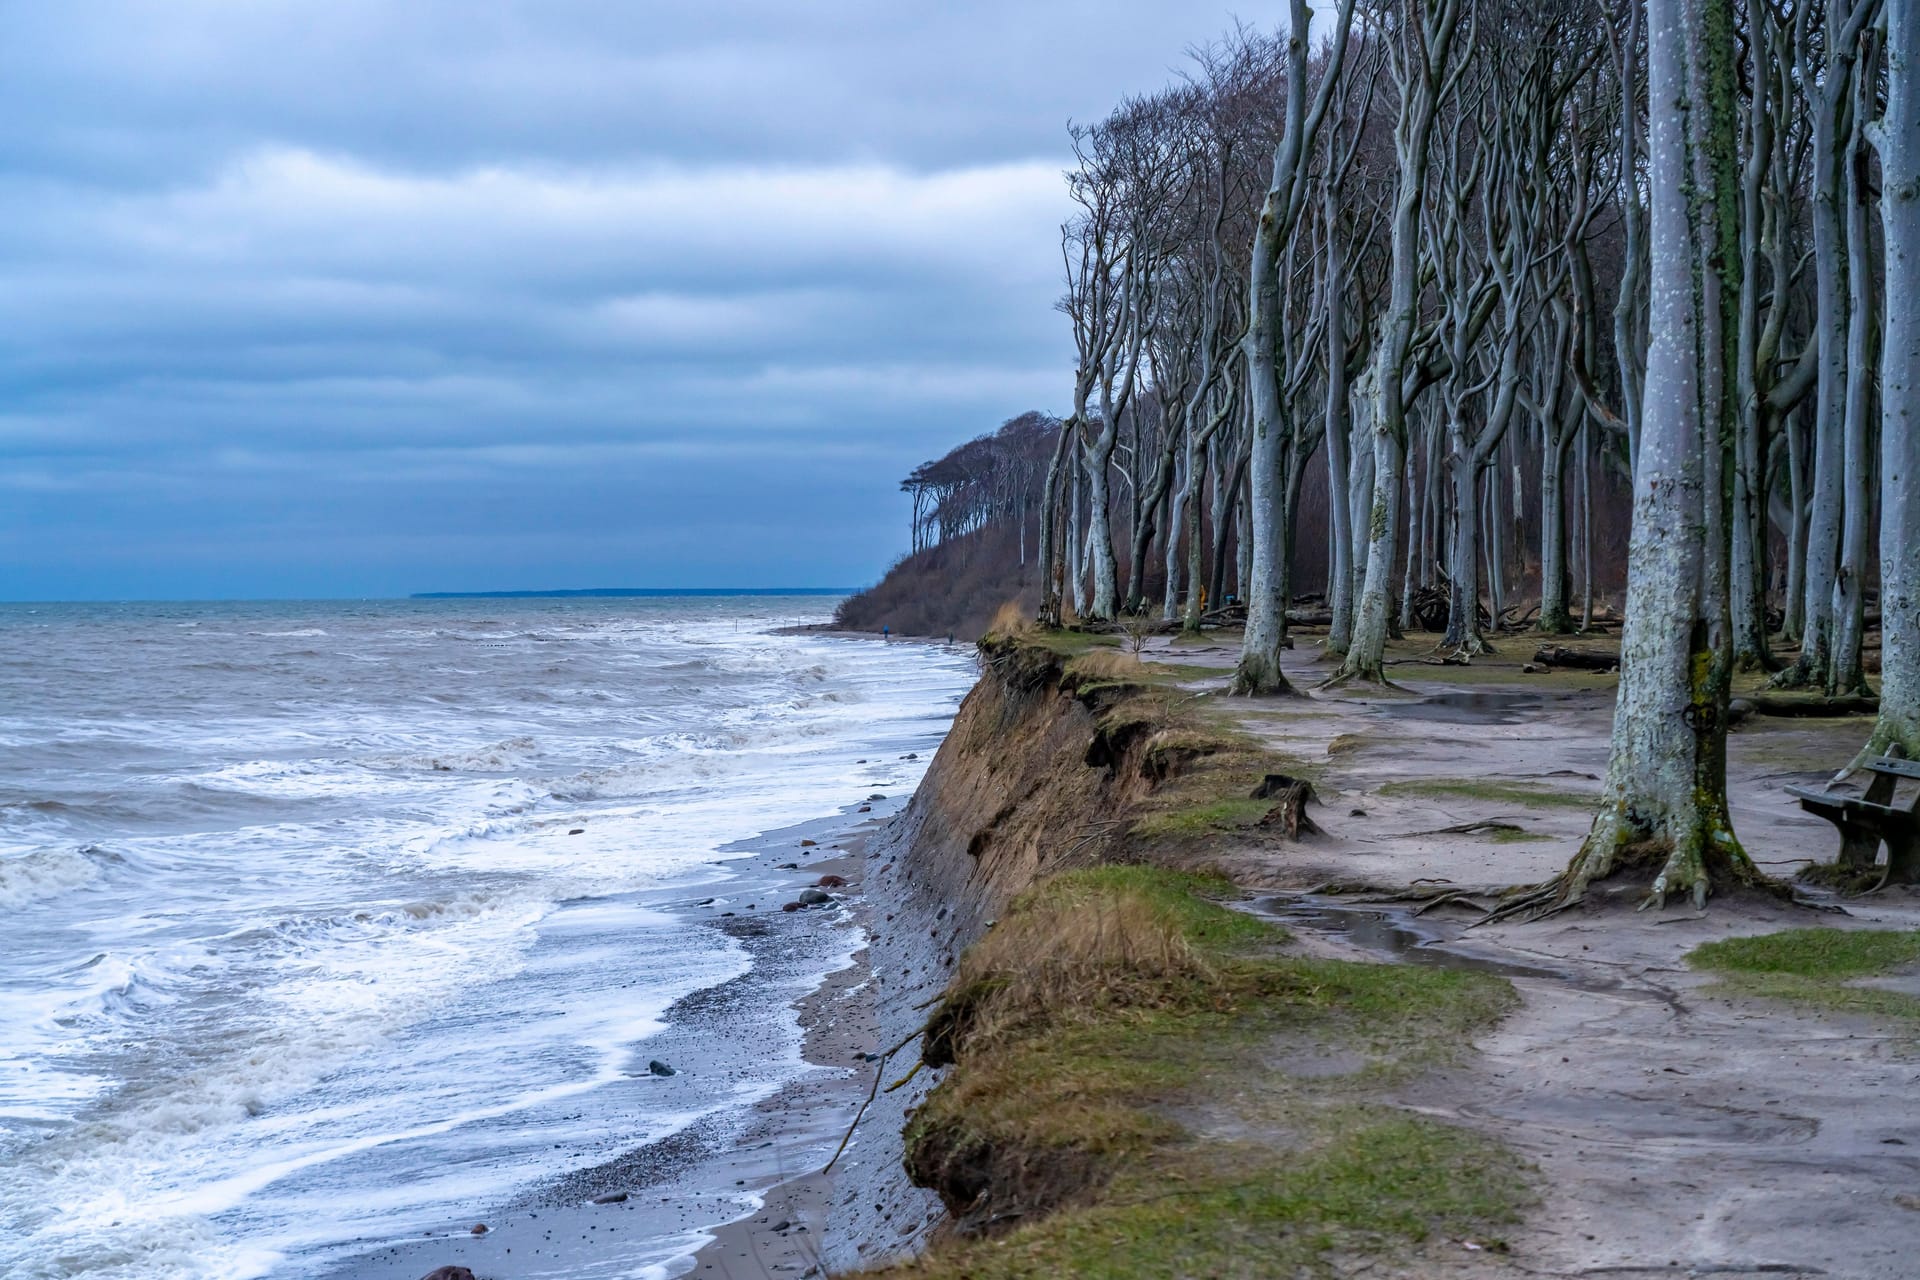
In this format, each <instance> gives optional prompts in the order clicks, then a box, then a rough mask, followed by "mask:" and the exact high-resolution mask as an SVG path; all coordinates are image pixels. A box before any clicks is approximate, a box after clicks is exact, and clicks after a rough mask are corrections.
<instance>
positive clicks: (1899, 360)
mask: <svg viewBox="0 0 1920 1280" xmlns="http://www.w3.org/2000/svg"><path fill="white" fill-rule="evenodd" d="M1886 20H1887V107H1886V115H1885V117H1884V119H1883V121H1882V124H1881V127H1880V128H1879V129H1878V130H1877V131H1876V136H1875V139H1874V141H1875V144H1876V145H1877V146H1878V147H1879V150H1880V167H1881V171H1882V183H1881V190H1882V195H1881V198H1880V218H1881V225H1882V227H1883V228H1884V229H1885V232H1886V255H1887V269H1886V296H1887V298H1888V299H1889V302H1890V305H1888V306H1887V307H1886V308H1885V311H1886V315H1885V321H1886V329H1885V334H1884V337H1883V340H1882V344H1881V355H1880V379H1881V397H1882V405H1881V419H1880V636H1881V646H1882V648H1881V660H1880V661H1881V667H1880V670H1881V677H1880V717H1879V721H1878V723H1876V724H1875V726H1874V731H1873V737H1872V739H1871V740H1870V742H1869V750H1871V751H1875V752H1879V751H1886V750H1888V749H1889V748H1892V747H1895V746H1898V747H1900V748H1902V749H1903V750H1904V751H1905V752H1906V754H1907V755H1908V756H1909V757H1911V758H1915V759H1920V554H1916V551H1915V549H1916V548H1920V308H1917V307H1915V306H1914V305H1913V301H1914V300H1915V299H1920V0H1886Z"/></svg>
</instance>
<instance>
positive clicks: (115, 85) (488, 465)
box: [0, 0, 1281, 600]
mask: <svg viewBox="0 0 1920 1280" xmlns="http://www.w3.org/2000/svg"><path fill="white" fill-rule="evenodd" d="M1268 10H1270V12H1269V11H1268ZM1236 16H1237V17H1238V18H1239V19H1241V20H1243V21H1246V22H1249V23H1251V24H1253V25H1257V26H1258V25H1272V24H1274V23H1276V22H1277V21H1278V20H1279V19H1280V16H1281V6H1280V4H1279V0H1267V3H1265V4H1264V5H1261V4H1255V5H1240V6H1237V7H1235V8H1234V9H1232V10H1231V11H1230V10H1229V9H1228V8H1227V7H1225V6H1224V5H1223V6H1220V7H1218V8H1216V7H1215V6H1214V5H1212V4H1210V3H1199V4H1194V3H1174V2H1172V0H1160V2H1158V3H1155V2H1153V0H1099V2H1092V0H1088V2H1081V0H1063V2H1059V3H1044V2H1043V3H1038V4H1035V3H1032V0H1024V2H1015V0H984V2H975V3H966V4H960V3H951V2H947V3H925V2H919V3H915V2H911V0H817V2H812V3H810V2H808V0H799V2H797V3H796V2H795V0H702V2H701V3H699V4H686V3H680V4H664V3H654V2H651V0H592V2H586V0H379V2H375V0H85V2H84V3H78V4H48V3H45V2H44V0H0V30H4V31H5V32H6V39H5V40H4V41H0V599H13V600H52V599H63V600H83V599H170V598H240V597H356V598H357V597H366V596H391V595H404V594H406V593H409V592H413V591H430V590H491V589H507V588H551V587H592V586H666V587H672V586H850V585H862V584H865V583H868V582H871V581H873V580H874V579H876V578H877V577H878V576H879V574H880V573H881V572H882V571H883V570H884V569H885V567H886V565H887V564H888V563H889V562H890V561H891V560H892V559H893V558H894V557H896V556H897V555H898V554H899V553H900V552H901V551H902V550H903V549H904V547H905V544H906V540H907V531H906V520H907V505H906V502H905V499H904V497H903V496H902V495H901V494H900V493H899V492H898V483H899V478H900V477H901V476H902V475H904V474H905V473H906V472H907V471H908V470H910V469H911V468H912V467H913V466H915V465H916V464H918V463H919V462H921V461H924V460H926V459H928V458H931V457H936V456H938V455H939V454H941V453H943V452H945V451H946V449H948V448H950V447H951V446H953V445H955V444H958V443H960V442H961V441H963V440H965V439H968V438H970V437H972V436H974V435H977V434H980V433H981V432H984V431H989V430H992V429H993V428H995V427H996V426H998V425H999V424H1000V423H1001V422H1002V421H1004V420H1005V419H1007V418H1009V417H1012V416H1014V415H1015V414H1018V413H1020V412H1022V411H1024V410H1027V409H1030V408H1041V409H1048V410H1052V411H1059V410H1061V409H1062V408H1064V407H1065V403H1066V400H1067V398H1068V396H1069V394H1070V378H1071V372H1072V352H1071V345H1070V342H1069V339H1068V334H1067V332H1066V328H1065V322H1064V319H1063V318H1062V317H1061V316H1059V315H1058V314H1057V313H1056V312H1055V311H1054V309H1053V301H1054V299H1055V298H1056V297H1057V296H1058V293H1059V290H1060V278H1059V277H1060V258H1059V243H1058V236H1059V224H1060V222H1061V221H1062V219H1063V218H1065V217H1066V216H1067V213H1068V208H1067V202H1066V195H1065V189H1064V185H1063V183H1062V180H1061V172H1062V170H1063V169H1064V168H1065V166H1066V164H1067V162H1068V153H1067V146H1066V127H1067V124H1068V122H1069V120H1090V119H1094V118H1097V117H1098V116H1100V115H1102V114H1104V113H1105V112H1106V111H1107V110H1109V109H1110V108H1111V107H1112V106H1114V105H1115V104H1116V103H1117V102H1118V101H1119V100H1120V99H1121V98H1122V97H1123V96H1125V95H1127V94H1129V93H1138V92H1146V91H1150V90H1152V89H1155V88H1157V87H1159V86H1160V85H1162V84H1165V83H1167V82H1168V81H1169V80H1170V79H1171V78H1172V76H1173V75H1174V74H1175V73H1176V71H1177V69H1178V68H1179V67H1180V65H1181V64H1182V62H1183V59H1184V53H1185V50H1186V49H1187V48H1189V47H1190V46H1191V45H1193V44H1195V43H1196V42H1200V41H1204V40H1208V39H1211V38H1214V37H1216V36H1218V35H1219V34H1220V33H1221V32H1222V31H1224V30H1225V29H1226V27H1227V26H1228V24H1229V23H1230V22H1231V21H1232V20H1233V19H1234V18H1235V17H1236Z"/></svg>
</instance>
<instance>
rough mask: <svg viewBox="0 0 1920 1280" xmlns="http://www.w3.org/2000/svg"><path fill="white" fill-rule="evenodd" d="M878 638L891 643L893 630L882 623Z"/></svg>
mask: <svg viewBox="0 0 1920 1280" xmlns="http://www.w3.org/2000/svg"><path fill="white" fill-rule="evenodd" d="M880 638H881V639H882V640H886V641H891V640H892V639H893V628H892V627H890V626H887V625H886V624H885V623H882V624H881V626H880Z"/></svg>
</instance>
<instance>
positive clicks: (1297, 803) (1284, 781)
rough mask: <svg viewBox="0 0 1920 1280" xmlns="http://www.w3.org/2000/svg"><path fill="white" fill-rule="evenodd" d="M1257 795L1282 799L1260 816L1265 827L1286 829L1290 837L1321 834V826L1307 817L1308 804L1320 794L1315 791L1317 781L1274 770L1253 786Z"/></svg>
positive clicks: (1297, 837) (1255, 797)
mask: <svg viewBox="0 0 1920 1280" xmlns="http://www.w3.org/2000/svg"><path fill="white" fill-rule="evenodd" d="M1253 798H1254V799H1255V800H1277V801H1278V802H1279V803H1277V804H1275V805H1274V806H1273V808H1271V809H1269V810H1267V816H1266V817H1264V818H1262V819H1260V825H1261V826H1263V827H1281V828H1284V829H1285V831H1286V833H1287V839H1289V840H1298V839H1299V838H1300V833H1301V832H1302V831H1304V832H1306V833H1307V834H1308V835H1318V834H1320V828H1319V827H1318V826H1317V825H1315V823H1314V821H1313V819H1312V818H1309V817H1308V816H1307V805H1308V803H1309V802H1317V801H1318V800H1319V797H1318V796H1316V795H1314V794H1313V784H1312V783H1311V782H1308V781H1307V780H1306V779H1304V778H1291V777H1288V776H1287V775H1286V774H1284V773H1270V774H1268V775H1267V776H1266V777H1265V778H1264V779H1262V780H1261V782H1260V785H1259V786H1257V787H1255V788H1254V789H1253Z"/></svg>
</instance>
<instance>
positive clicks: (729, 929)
mask: <svg viewBox="0 0 1920 1280" xmlns="http://www.w3.org/2000/svg"><path fill="white" fill-rule="evenodd" d="M909 795H910V793H901V794H898V795H893V796H888V797H886V798H885V799H882V800H871V799H863V800H859V801H855V802H853V803H850V804H848V805H845V806H844V807H843V808H842V809H841V810H840V812H838V813H835V814H833V815H831V816H828V817H823V818H819V819H814V820H810V821H808V822H804V823H799V824H796V825H794V826H790V827H786V828H782V829H779V830H776V831H770V832H766V833H763V834H761V835H759V836H757V837H754V838H752V839H750V840H747V841H742V842H740V844H739V845H736V846H732V849H736V850H737V849H739V848H751V849H753V850H754V852H753V853H752V854H751V855H750V856H748V857H746V858H731V859H727V860H726V861H725V863H724V865H725V866H727V867H728V868H729V869H730V870H731V871H732V872H733V873H734V879H733V881H732V882H731V883H730V884H729V886H728V887H727V889H726V890H724V891H723V892H724V895H725V896H724V897H716V898H715V899H712V900H710V901H711V902H712V905H711V906H709V907H703V906H702V905H701V903H700V900H690V901H688V902H686V903H685V904H682V905H681V906H680V907H679V908H677V911H678V912H679V913H681V914H685V915H688V916H690V917H693V918H696V919H697V918H699V915H698V914H697V913H702V912H705V911H712V912H713V913H714V914H713V915H712V916H711V918H710V919H708V920H706V921H703V922H704V923H707V924H709V926H710V927H713V928H716V929H719V930H722V931H724V932H726V933H727V934H729V935H730V936H732V937H733V938H735V939H736V940H737V941H739V942H740V943H741V944H742V945H743V946H745V947H747V949H748V950H749V952H750V953H751V955H752V966H751V967H750V968H749V969H748V970H747V971H746V972H745V973H743V974H741V975H740V976H739V977H737V978H734V979H731V980H729V981H728V982H725V983H722V984H720V985H719V986H717V987H712V988H708V989H705V990H703V991H699V992H695V993H693V994H692V995H689V996H687V997H685V998H683V999H681V1000H679V1001H677V1002H676V1003H675V1004H674V1005H673V1006H672V1007H670V1008H669V1009H668V1010H667V1011H666V1014H665V1015H664V1021H665V1023H666V1026H665V1028H664V1029H663V1030H661V1031H660V1032H659V1033H657V1034H656V1035H654V1036H652V1037H650V1038H649V1039H647V1040H645V1041H642V1042H637V1043H636V1045H635V1046H634V1050H633V1052H634V1057H635V1071H634V1075H635V1076H636V1077H647V1076H648V1063H649V1062H650V1061H662V1062H665V1063H667V1064H668V1065H670V1066H672V1067H673V1069H674V1072H675V1076H673V1077H654V1078H649V1079H647V1080H645V1082H644V1083H646V1084H648V1085H655V1086H657V1087H659V1088H660V1089H662V1090H663V1091H664V1090H671V1089H672V1088H673V1085H674V1081H675V1077H680V1078H684V1079H688V1080H707V1081H711V1080H713V1079H714V1078H716V1077H726V1078H731V1079H735V1080H738V1081H740V1082H741V1084H740V1087H742V1088H744V1089H751V1088H752V1087H753V1086H752V1084H751V1080H752V1078H753V1076H754V1075H755V1074H757V1073H761V1072H765V1071H766V1070H768V1069H777V1068H782V1067H784V1068H786V1069H787V1070H786V1072H785V1074H786V1075H787V1078H786V1079H785V1080H784V1081H782V1082H781V1083H778V1084H776V1085H774V1086H773V1087H772V1089H771V1091H770V1092H768V1093H767V1094H766V1095H765V1096H763V1097H760V1098H758V1099H755V1100H753V1101H751V1102H745V1103H744V1104H743V1105H737V1104H730V1103H724V1102H723V1103H721V1104H719V1105H717V1106H715V1107H713V1108H712V1109H711V1110H709V1111H708V1112H707V1113H705V1114H701V1115H698V1116H696V1117H694V1118H692V1119H691V1120H690V1122H689V1123H686V1124H684V1125H681V1126H679V1127H677V1128H675V1129H674V1130H673V1131H672V1132H670V1133H669V1134H667V1135H666V1136H664V1137H662V1138H660V1139H657V1140H654V1141H650V1142H645V1143H641V1144H639V1145H636V1146H633V1147H631V1148H629V1149H627V1150H624V1151H621V1152H619V1153H618V1154H616V1155H614V1156H612V1157H611V1158H608V1159H603V1160H600V1161H597V1162H594V1163H590V1164H586V1165H584V1166H582V1167H580V1168H576V1169H574V1170H572V1171H570V1172H568V1173H566V1174H563V1175H561V1176H559V1177H557V1178H552V1179H549V1180H547V1181H544V1182H542V1183H539V1184H536V1185H534V1186H532V1187H529V1188H526V1189H524V1190H523V1191H521V1192H519V1193H517V1194H515V1195H513V1196H511V1197H510V1198H507V1199H505V1200H502V1201H496V1202H493V1203H491V1204H488V1205H485V1206H482V1207H476V1208H475V1209H474V1210H473V1216H471V1217H461V1218H459V1219H457V1220H453V1219H449V1220H448V1221H447V1222H446V1225H445V1226H444V1228H442V1229H440V1230H435V1231H431V1232H429V1233H427V1234H425V1235H423V1236H421V1237H418V1238H415V1239H409V1240H383V1241H378V1242H375V1241H368V1242H366V1247H365V1248H364V1249H362V1250H361V1251H358V1252H354V1253H349V1254H343V1255H336V1256H335V1257H334V1258H332V1259H331V1260H329V1261H328V1262H327V1263H325V1264H324V1265H322V1266H321V1267H319V1268H318V1269H317V1270H316V1272H315V1274H316V1275H318V1276H320V1277H323V1278H324V1280H362V1278H365V1280H419V1277H421V1276H424V1275H426V1274H429V1273H431V1272H432V1271H434V1270H435V1269H436V1268H439V1267H444V1266H462V1267H468V1268H471V1269H472V1270H473V1272H474V1273H475V1275H476V1276H478V1277H481V1278H482V1280H493V1278H494V1277H508V1276H512V1277H521V1276H528V1277H538V1276H560V1275H581V1274H598V1273H599V1272H600V1271H601V1270H602V1269H605V1268H624V1271H623V1272H622V1273H623V1274H628V1273H630V1274H637V1275H641V1276H646V1277H655V1276H657V1277H661V1278H662V1280H665V1278H666V1277H671V1276H682V1275H696V1276H697V1275H703V1274H712V1275H724V1276H728V1277H729V1278H730V1280H732V1278H735V1277H743V1276H761V1275H766V1276H769V1277H772V1276H775V1275H778V1276H799V1275H801V1274H802V1273H804V1272H805V1271H806V1270H807V1269H808V1267H810V1266H812V1265H814V1259H812V1258H809V1257H808V1254H807V1248H808V1246H809V1244H810V1239H809V1237H810V1236H813V1237H816V1238H817V1233H818V1232H819V1231H820V1227H819V1226H818V1225H817V1224H818V1223H819V1222H820V1221H821V1219H822V1218H823V1217H824V1184H819V1183H817V1174H816V1171H817V1169H818V1168H819V1166H821V1165H823V1164H824V1163H825V1162H826V1159H827V1157H828V1155H830V1154H831V1152H832V1150H833V1147H834V1146H835V1145H836V1144H837V1143H838V1142H839V1140H840V1136H841V1134H842V1133H844V1132H845V1128H844V1125H845V1121H846V1120H848V1119H850V1118H851V1116H852V1113H853V1110H854V1109H855V1107H857V1105H858V1099H859V1098H860V1097H862V1096H864V1093H865V1089H866V1087H867V1083H868V1077H867V1075H866V1074H865V1072H864V1071H863V1070H862V1069H861V1068H862V1067H863V1063H861V1062H860V1061H859V1060H858V1059H857V1058H856V1057H855V1055H856V1054H859V1053H864V1052H865V1051H866V1050H867V1049H868V1048H869V1046H870V1042H871V1040H872V1038H873V1034H872V1031H871V1028H870V1025H869V1024H868V1023H867V1022H866V1021H865V1020H864V1019H863V1018H862V1016H861V1012H862V1009H863V1006H864V1004H865V1002H866V1000H867V996H866V989H867V985H868V984H867V977H868V974H869V969H868V966H867V963H866V960H867V945H866V941H865V939H866V923H867V915H866V905H865V902H864V898H863V895H862V893H861V891H860V887H861V884H862V881H863V879H864V864H865V856H864V855H865V850H866V848H867V846H868V844H869V843H870V842H871V841H872V840H874V839H875V838H876V837H877V836H879V835H880V834H881V832H882V830H883V829H884V826H885V824H886V822H887V821H888V820H889V819H890V818H892V817H893V816H895V815H896V814H897V813H899V812H900V811H902V810H904V808H905V807H906V804H907V802H908V799H909ZM868 806H871V812H868V813H862V812H860V810H861V809H862V808H863V807H868ZM802 841H814V842H816V843H814V844H813V845H812V846H810V847H809V846H803V845H802V843H801V842H802ZM827 875H837V876H840V877H842V878H844V879H845V880H846V882H847V883H846V884H845V885H844V886H841V887H836V888H833V889H831V890H829V891H830V892H832V893H833V894H834V895H835V897H836V899H837V903H836V904H835V905H832V906H827V907H816V908H811V909H808V910H805V911H798V912H783V911H782V910H781V906H782V905H783V903H784V902H786V901H790V900H793V899H794V898H795V897H796V896H797V895H798V893H799V892H800V891H801V889H803V888H806V887H811V886H813V885H814V884H815V882H816V881H817V880H818V879H819V878H820V877H822V876H827ZM748 904H751V907H749V905H748ZM721 908H726V910H724V911H722V910H720V909H721ZM823 963H825V964H827V965H829V966H830V967H828V968H826V969H825V970H824V971H823V970H822V969H821V967H820V966H821V965H822V964H823ZM785 1018H791V1019H794V1021H787V1022H785V1023H784V1026H781V1027H776V1026H773V1025H769V1022H770V1021H779V1020H782V1019H785ZM769 1035H779V1036H788V1035H791V1036H793V1037H794V1045H793V1049H792V1055H793V1056H791V1057H789V1056H787V1055H786V1054H785V1053H783V1054H782V1055H780V1056H779V1057H778V1058H770V1057H769V1055H768V1054H767V1052H766V1049H767V1045H766V1037H767V1036H769ZM849 1099H851V1102H849ZM775 1205H781V1206H787V1205H791V1206H792V1208H791V1211H790V1212H789V1211H788V1209H787V1208H784V1207H783V1208H782V1209H781V1215H782V1216H785V1217H787V1218H789V1219H790V1220H791V1221H792V1222H793V1223H795V1224H803V1225H804V1226H805V1228H806V1229H804V1230H793V1229H792V1228H789V1230H788V1231H786V1232H784V1233H774V1232H771V1231H769V1230H767V1229H766V1228H768V1227H769V1226H772V1225H775V1224H777V1223H778V1222H779V1218H778V1217H774V1216H769V1208H770V1207H771V1206H775ZM450 1209H451V1206H450ZM475 1225H484V1226H486V1228H487V1230H486V1231H485V1232H484V1233H479V1234H475V1233H474V1232H473V1230H472V1228H473V1227H474V1226H475ZM710 1259H712V1260H724V1261H721V1262H720V1267H719V1268H717V1269H711V1270H710V1269H709V1268H713V1267H714V1262H712V1261H709V1260H710ZM754 1259H758V1260H759V1262H760V1269H758V1270H743V1267H749V1266H751V1265H752V1261H753V1260H754ZM788 1268H797V1269H788Z"/></svg>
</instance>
